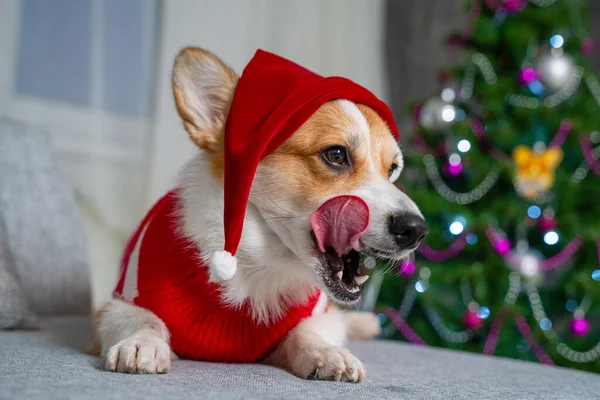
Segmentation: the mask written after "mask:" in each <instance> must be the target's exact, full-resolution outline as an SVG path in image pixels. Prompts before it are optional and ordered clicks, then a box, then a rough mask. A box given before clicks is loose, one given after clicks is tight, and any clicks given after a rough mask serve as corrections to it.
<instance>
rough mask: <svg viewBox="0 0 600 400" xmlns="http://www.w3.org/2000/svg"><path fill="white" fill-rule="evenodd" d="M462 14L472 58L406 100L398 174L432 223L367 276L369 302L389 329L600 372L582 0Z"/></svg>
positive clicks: (509, 1)
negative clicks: (391, 262) (424, 95)
mask: <svg viewBox="0 0 600 400" xmlns="http://www.w3.org/2000/svg"><path fill="white" fill-rule="evenodd" d="M466 10H467V12H468V13H469V16H470V25H469V27H468V28H467V29H466V30H465V31H463V32H459V33H456V34H453V35H452V36H451V37H450V38H448V40H447V45H448V46H449V47H453V48H454V49H459V51H460V52H461V54H462V55H464V59H463V61H462V62H461V63H460V65H453V66H450V67H447V68H444V69H443V70H442V71H440V74H439V77H438V79H439V80H440V91H439V93H436V94H435V96H434V97H432V98H429V99H427V100H425V101H419V102H418V103H415V104H414V105H412V106H411V109H412V114H413V118H414V128H415V131H414V134H413V136H412V143H411V144H410V145H409V146H405V148H404V153H405V163H406V165H407V171H405V173H404V174H403V177H402V178H401V180H400V182H398V186H399V187H400V188H401V190H404V191H405V192H406V193H407V194H408V195H409V196H410V197H411V198H412V199H414V200H415V202H416V203H417V204H418V205H419V206H420V207H421V210H422V212H423V215H424V216H425V218H426V219H427V221H428V223H429V226H430V232H431V233H430V234H429V236H428V237H427V239H426V241H425V243H423V244H422V245H421V247H420V248H419V250H418V251H417V253H416V256H415V260H414V261H410V262H404V263H401V264H400V265H398V266H396V274H385V275H384V274H377V273H375V274H374V276H373V278H372V279H371V281H372V282H371V283H370V285H369V286H368V288H367V290H366V293H365V296H364V303H363V305H364V306H365V307H366V308H371V307H375V309H376V310H377V311H378V312H379V314H378V315H379V317H380V319H381V322H382V326H383V336H385V337H390V338H394V339H400V340H406V341H410V342H413V343H419V344H427V345H433V346H441V347H447V348H452V349H460V350H465V351H471V352H478V353H484V354H488V355H497V356H505V357H512V358H518V359H524V360H531V361H536V362H542V363H545V364H555V365H561V366H567V367H572V368H578V369H583V370H590V371H596V372H600V266H599V264H600V205H599V204H598V203H600V161H599V159H600V132H599V131H600V84H599V82H598V79H597V78H596V75H595V74H594V72H593V71H592V69H591V68H590V66H589V61H588V60H587V59H586V55H587V54H589V53H590V52H591V51H592V50H593V42H592V41H591V39H590V38H589V37H588V36H587V30H586V27H587V21H586V19H587V18H586V17H587V13H586V12H587V7H586V2H585V1H582V0H471V1H469V2H468V4H467V7H466ZM432 78H433V77H432ZM411 168H412V169H413V171H411V170H410V169H411ZM375 299H376V301H375Z"/></svg>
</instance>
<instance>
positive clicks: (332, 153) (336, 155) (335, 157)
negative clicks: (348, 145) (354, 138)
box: [323, 146, 348, 166]
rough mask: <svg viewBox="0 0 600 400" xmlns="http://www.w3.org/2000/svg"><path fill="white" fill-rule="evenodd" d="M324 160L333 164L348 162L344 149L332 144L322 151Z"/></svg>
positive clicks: (340, 164)
mask: <svg viewBox="0 0 600 400" xmlns="http://www.w3.org/2000/svg"><path fill="white" fill-rule="evenodd" d="M323 157H324V158H325V160H326V161H327V162H328V163H329V164H332V165H334V166H342V165H346V164H348V154H347V153H346V149H344V148H343V147H341V146H333V147H330V148H328V149H326V150H325V151H324V152H323Z"/></svg>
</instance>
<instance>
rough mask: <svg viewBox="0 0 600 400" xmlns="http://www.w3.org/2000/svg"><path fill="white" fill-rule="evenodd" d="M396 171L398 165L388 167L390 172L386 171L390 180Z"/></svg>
mask: <svg viewBox="0 0 600 400" xmlns="http://www.w3.org/2000/svg"><path fill="white" fill-rule="evenodd" d="M397 169H398V164H396V163H394V164H392V166H391V167H390V170H389V171H388V178H391V177H392V175H393V174H394V171H396V170H397Z"/></svg>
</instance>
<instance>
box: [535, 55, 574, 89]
mask: <svg viewBox="0 0 600 400" xmlns="http://www.w3.org/2000/svg"><path fill="white" fill-rule="evenodd" d="M535 72H536V74H537V76H538V77H539V79H540V82H542V84H543V85H544V87H546V88H547V89H548V90H549V91H550V92H556V91H558V90H560V89H562V88H563V87H565V86H566V85H567V84H568V83H569V81H571V79H572V78H573V73H574V72H575V62H574V61H573V59H572V58H571V57H569V56H568V55H565V54H559V55H554V54H547V55H544V56H543V57H542V58H540V59H539V60H538V62H537V63H536V64H535Z"/></svg>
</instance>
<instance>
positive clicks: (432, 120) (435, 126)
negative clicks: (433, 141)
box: [419, 98, 456, 132]
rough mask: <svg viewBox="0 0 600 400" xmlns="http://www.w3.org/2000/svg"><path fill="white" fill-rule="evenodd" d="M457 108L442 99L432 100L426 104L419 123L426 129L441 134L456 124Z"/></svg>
mask: <svg viewBox="0 0 600 400" xmlns="http://www.w3.org/2000/svg"><path fill="white" fill-rule="evenodd" d="M455 118H456V107H454V105H453V104H452V103H448V102H446V101H444V100H442V99H440V98H432V99H429V100H427V101H426V102H425V104H424V105H423V108H422V109H421V114H420V115H419V123H420V125H421V126H422V127H423V128H425V129H430V130H432V131H436V132H440V131H442V130H444V129H445V128H446V127H447V126H448V125H450V124H451V123H452V122H454V119H455Z"/></svg>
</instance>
